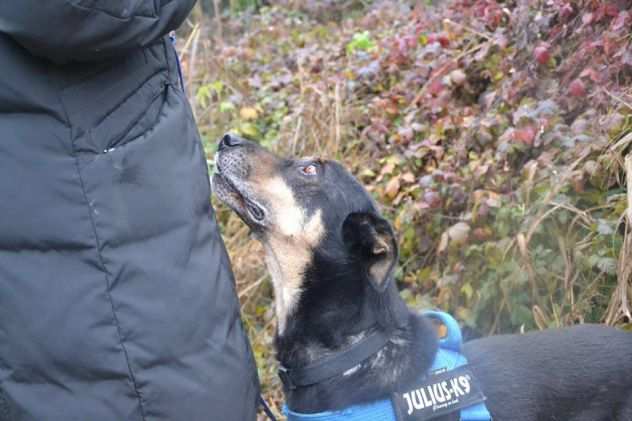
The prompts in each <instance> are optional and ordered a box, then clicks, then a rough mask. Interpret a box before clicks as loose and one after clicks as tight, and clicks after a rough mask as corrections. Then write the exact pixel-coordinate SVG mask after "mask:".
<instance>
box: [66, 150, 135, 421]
mask: <svg viewBox="0 0 632 421" xmlns="http://www.w3.org/2000/svg"><path fill="white" fill-rule="evenodd" d="M74 158H75V167H76V169H77V176H78V178H79V184H80V185H81V193H82V195H83V198H84V200H85V202H86V204H87V205H88V212H89V214H90V224H91V226H92V234H93V235H94V241H95V245H96V254H97V259H98V261H99V266H100V268H101V270H102V271H103V274H104V276H105V284H106V291H105V293H106V296H107V299H108V302H109V303H110V308H111V310H112V319H113V321H114V326H115V327H116V333H117V336H118V340H119V345H120V346H121V349H122V351H123V355H124V356H125V363H126V365H127V370H128V374H129V378H130V380H131V381H132V386H133V389H134V393H135V394H136V397H137V398H138V406H139V409H140V416H141V419H142V421H147V416H146V415H145V407H144V404H143V396H142V393H141V392H140V389H139V387H138V383H137V382H136V376H135V375H134V370H133V369H132V364H131V361H130V358H129V354H128V352H127V347H126V346H125V343H124V341H123V335H122V332H121V324H120V321H119V318H118V316H117V315H116V309H115V306H114V300H113V299H112V294H111V293H110V286H111V280H110V276H109V272H108V270H107V267H106V266H105V262H104V261H103V256H102V255H101V252H100V248H101V241H100V240H99V234H98V231H97V226H96V222H95V220H94V216H93V213H92V206H90V200H89V199H88V194H87V192H86V188H85V184H84V182H83V177H82V176H81V169H80V167H79V159H78V157H77V156H75V157H74Z"/></svg>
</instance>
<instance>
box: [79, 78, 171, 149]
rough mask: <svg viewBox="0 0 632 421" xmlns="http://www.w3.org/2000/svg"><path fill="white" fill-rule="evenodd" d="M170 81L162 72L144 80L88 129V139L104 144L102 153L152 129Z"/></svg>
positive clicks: (94, 142)
mask: <svg viewBox="0 0 632 421" xmlns="http://www.w3.org/2000/svg"><path fill="white" fill-rule="evenodd" d="M169 86H170V82H169V80H168V78H167V76H166V74H164V73H159V74H157V75H155V76H153V77H152V78H150V79H149V80H148V81H147V82H145V83H144V84H143V85H142V86H141V87H140V88H139V89H138V90H137V91H136V92H134V93H133V94H132V95H130V96H129V97H128V98H126V99H125V100H124V101H123V102H122V103H121V104H119V105H118V106H117V107H116V108H115V109H114V110H112V111H111V112H110V113H109V114H107V115H106V116H105V117H104V118H103V120H101V121H100V122H99V123H98V124H97V125H96V126H95V127H93V128H92V129H90V131H89V143H91V144H92V145H103V147H102V148H99V149H97V151H98V152H99V153H105V152H109V151H111V150H112V149H115V148H118V147H120V146H123V145H125V144H126V143H128V142H129V141H131V140H133V139H135V138H138V137H140V136H142V135H143V134H144V133H145V132H147V131H148V130H150V129H151V128H152V127H153V126H154V125H155V124H156V121H157V120H158V117H159V116H160V111H161V110H162V107H163V105H164V103H165V101H166V95H167V90H168V89H169Z"/></svg>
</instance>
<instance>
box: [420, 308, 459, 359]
mask: <svg viewBox="0 0 632 421" xmlns="http://www.w3.org/2000/svg"><path fill="white" fill-rule="evenodd" d="M422 315H423V316H426V317H428V318H430V319H435V320H438V321H440V322H441V323H443V325H444V326H445V327H446V329H447V331H448V333H447V335H446V336H445V337H444V338H439V346H440V347H441V348H444V349H449V350H450V351H454V352H461V346H462V345H463V336H461V328H460V327H459V324H458V322H457V321H456V320H455V319H454V317H452V316H451V315H449V314H448V313H444V312H442V311H433V310H429V311H424V312H423V313H422Z"/></svg>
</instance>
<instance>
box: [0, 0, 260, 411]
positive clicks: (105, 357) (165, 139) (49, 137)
mask: <svg viewBox="0 0 632 421" xmlns="http://www.w3.org/2000/svg"><path fill="white" fill-rule="evenodd" d="M193 3H194V1H193V0H45V1H42V0H0V420H2V421H5V420H11V421H26V420H33V421H126V420H134V421H136V420H138V421H140V420H146V421H150V420H151V421H158V420H169V421H198V420H199V421H202V420H204V421H209V420H217V421H231V420H235V421H245V420H253V419H254V418H255V406H256V400H257V395H258V381H257V378H256V370H255V367H254V363H253V359H252V355H251V352H250V347H249V345H248V341H247V338H246V336H245V334H244V331H243V328H242V325H241V321H240V318H239V314H238V302H237V298H236V294H235V290H234V283H233V277H232V273H231V269H230V266H229V262H228V259H227V256H226V252H225V249H224V246H223V244H222V241H221V239H220V236H219V233H218V230H217V226H216V224H215V221H214V216H213V212H212V209H211V208H210V205H209V183H208V176H207V171H206V162H205V159H204V154H203V150H202V147H201V144H200V141H199V137H198V134H197V131H196V127H195V123H194V121H193V118H192V115H191V111H190V109H189V106H188V104H187V100H186V98H185V97H184V94H183V92H182V89H181V88H180V83H179V79H178V71H177V64H176V55H175V51H174V49H173V47H172V46H171V44H170V42H169V40H168V39H167V38H165V37H164V34H165V33H166V32H167V31H169V30H171V29H173V28H175V27H176V26H178V25H179V24H180V23H181V22H182V21H183V20H184V18H185V16H186V15H187V13H188V12H189V10H190V9H191V7H192V6H193Z"/></svg>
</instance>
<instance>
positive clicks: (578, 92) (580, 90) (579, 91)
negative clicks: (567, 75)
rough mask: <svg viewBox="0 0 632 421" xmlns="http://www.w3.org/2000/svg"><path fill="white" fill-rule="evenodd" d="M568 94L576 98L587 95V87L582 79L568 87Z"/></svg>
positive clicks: (576, 80)
mask: <svg viewBox="0 0 632 421" xmlns="http://www.w3.org/2000/svg"><path fill="white" fill-rule="evenodd" d="M568 93H569V94H570V95H571V96H574V97H580V96H584V95H586V85H584V82H582V80H581V79H575V80H574V81H572V82H571V83H570V85H568Z"/></svg>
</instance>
